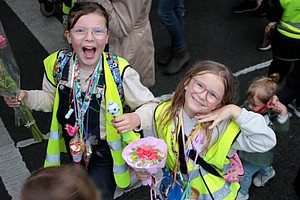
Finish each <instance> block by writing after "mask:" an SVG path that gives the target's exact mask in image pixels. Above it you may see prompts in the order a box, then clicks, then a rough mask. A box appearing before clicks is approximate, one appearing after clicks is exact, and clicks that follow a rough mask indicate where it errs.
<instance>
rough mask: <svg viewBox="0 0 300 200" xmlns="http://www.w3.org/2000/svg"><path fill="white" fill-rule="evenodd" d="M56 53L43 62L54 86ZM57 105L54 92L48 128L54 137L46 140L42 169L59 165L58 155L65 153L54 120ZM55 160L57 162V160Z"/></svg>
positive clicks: (58, 127) (55, 119) (57, 126)
mask: <svg viewBox="0 0 300 200" xmlns="http://www.w3.org/2000/svg"><path fill="white" fill-rule="evenodd" d="M57 53H58V51H57V52H55V53H53V54H51V55H50V56H48V57H47V58H46V59H45V60H44V66H45V71H46V76H47V78H48V80H49V81H50V82H51V83H52V84H53V85H56V83H55V80H54V77H53V67H54V63H55V61H56V58H57ZM58 104H59V95H58V90H56V93H55V99H54V104H53V113H52V120H51V126H50V133H51V134H52V133H53V134H56V136H55V137H51V134H50V138H49V140H48V145H47V154H46V159H45V162H44V167H49V166H58V165H60V153H61V152H67V151H66V147H65V143H64V140H63V138H62V136H61V134H60V133H61V126H60V124H59V123H58V121H57V118H56V113H57V110H58ZM57 158H58V159H59V160H57Z"/></svg>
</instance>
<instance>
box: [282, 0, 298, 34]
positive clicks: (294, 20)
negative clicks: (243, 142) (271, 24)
mask: <svg viewBox="0 0 300 200" xmlns="http://www.w3.org/2000/svg"><path fill="white" fill-rule="evenodd" d="M280 5H281V6H282V8H283V10H284V11H283V14H282V17H281V20H280V21H279V23H278V24H277V30H278V31H279V32H280V33H281V34H283V35H285V36H287V37H290V38H294V39H300V15H299V8H300V1H294V0H280Z"/></svg>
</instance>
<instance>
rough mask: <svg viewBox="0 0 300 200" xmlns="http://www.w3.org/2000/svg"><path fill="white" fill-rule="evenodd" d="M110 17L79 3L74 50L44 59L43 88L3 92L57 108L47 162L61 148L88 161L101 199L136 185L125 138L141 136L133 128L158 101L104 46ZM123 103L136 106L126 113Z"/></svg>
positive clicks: (146, 122) (73, 18)
mask: <svg viewBox="0 0 300 200" xmlns="http://www.w3.org/2000/svg"><path fill="white" fill-rule="evenodd" d="M108 19H109V16H108V14H107V12H106V10H105V9H104V8H103V6H101V5H100V4H98V3H95V2H82V3H78V4H77V3H76V4H75V5H74V6H73V7H72V8H71V10H70V13H69V17H68V25H67V29H66V33H65V35H66V37H67V39H68V42H69V44H70V45H71V46H72V51H65V50H63V51H57V52H55V53H53V54H51V55H49V56H48V57H47V58H46V59H45V60H44V66H45V74H44V79H43V88H42V90H30V91H27V90H21V91H20V94H19V95H18V97H17V98H10V97H4V100H5V101H6V103H7V104H8V106H10V107H18V106H19V105H20V102H21V101H24V103H25V104H26V105H27V106H28V107H29V108H30V109H33V110H37V111H44V112H53V114H52V121H51V127H50V129H51V130H50V139H49V140H48V146H47V155H46V159H45V167H49V166H57V165H60V153H61V151H64V150H67V151H68V153H69V154H70V156H71V158H72V159H73V162H74V163H76V164H83V165H85V167H86V168H87V170H88V172H89V174H90V175H91V177H92V179H93V180H94V182H95V184H96V185H97V187H98V189H99V190H100V195H101V199H102V200H111V199H113V196H114V192H115V189H116V186H119V187H120V188H128V187H129V186H130V185H131V182H130V174H129V169H128V166H127V164H126V162H125V161H124V159H123V158H122V151H123V148H124V145H125V143H129V142H130V141H133V140H135V139H138V138H139V134H137V133H134V132H133V129H134V130H135V131H140V130H142V129H150V128H151V127H152V118H153V112H154V109H155V107H156V106H157V103H158V100H157V99H156V98H154V96H153V94H152V93H151V92H150V90H149V89H147V88H146V87H145V86H143V85H142V84H141V82H140V78H139V75H138V73H137V72H136V71H135V70H134V69H132V68H131V67H130V65H129V63H128V62H127V61H126V60H125V59H123V58H121V57H119V56H117V55H116V54H114V53H111V52H104V48H105V45H106V44H107V43H108V39H109V35H110V31H109V26H108ZM68 57H69V59H67V58H68ZM63 64H64V65H63ZM62 65H63V66H64V67H61V66H62ZM110 101H112V102H115V103H117V104H118V105H119V108H120V110H119V115H118V116H116V117H114V116H112V115H111V114H110V113H109V112H108V111H107V108H108V105H109V102H110ZM123 104H125V105H127V106H129V107H130V109H131V111H132V112H130V113H123V109H122V108H123V107H122V105H123ZM122 134H126V135H128V134H129V135H130V138H129V139H130V140H128V141H125V139H124V138H123V137H122ZM123 144H124V145H123Z"/></svg>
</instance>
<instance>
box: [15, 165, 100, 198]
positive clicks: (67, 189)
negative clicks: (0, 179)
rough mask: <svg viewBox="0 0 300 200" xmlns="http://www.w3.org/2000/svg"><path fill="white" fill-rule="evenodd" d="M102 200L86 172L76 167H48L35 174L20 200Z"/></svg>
mask: <svg viewBox="0 0 300 200" xmlns="http://www.w3.org/2000/svg"><path fill="white" fill-rule="evenodd" d="M54 199H55V200H67V199H68V200H100V198H99V194H98V191H97V187H96V185H95V183H94V182H93V180H92V179H91V177H90V176H89V175H88V173H87V172H86V170H84V169H83V168H82V167H79V166H75V165H61V166H56V167H47V168H42V169H39V170H37V171H35V172H33V173H32V174H31V175H30V176H29V177H28V178H27V179H26V180H25V182H24V184H23V186H22V188H21V193H20V200H54Z"/></svg>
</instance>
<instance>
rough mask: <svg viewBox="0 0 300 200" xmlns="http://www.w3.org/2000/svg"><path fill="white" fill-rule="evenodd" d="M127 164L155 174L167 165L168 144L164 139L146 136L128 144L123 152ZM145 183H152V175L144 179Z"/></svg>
mask: <svg viewBox="0 0 300 200" xmlns="http://www.w3.org/2000/svg"><path fill="white" fill-rule="evenodd" d="M122 156H123V158H124V160H125V161H126V162H127V164H128V165H129V166H130V167H131V168H133V169H134V170H135V171H137V172H141V171H143V172H147V173H149V174H155V173H157V171H158V170H159V169H162V168H163V167H164V166H165V163H166V158H167V145H166V143H165V141H164V140H162V139H158V138H154V137H146V138H141V139H139V140H136V141H134V142H132V143H130V144H128V145H127V146H126V147H125V148H124V151H123V153H122ZM142 183H143V185H149V186H151V185H152V179H151V177H150V178H149V179H147V180H144V181H142Z"/></svg>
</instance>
